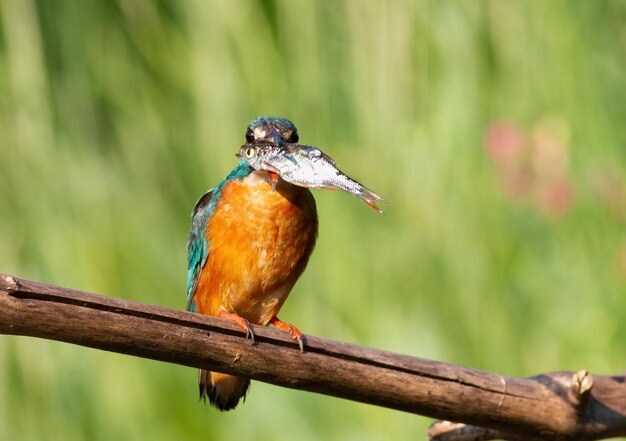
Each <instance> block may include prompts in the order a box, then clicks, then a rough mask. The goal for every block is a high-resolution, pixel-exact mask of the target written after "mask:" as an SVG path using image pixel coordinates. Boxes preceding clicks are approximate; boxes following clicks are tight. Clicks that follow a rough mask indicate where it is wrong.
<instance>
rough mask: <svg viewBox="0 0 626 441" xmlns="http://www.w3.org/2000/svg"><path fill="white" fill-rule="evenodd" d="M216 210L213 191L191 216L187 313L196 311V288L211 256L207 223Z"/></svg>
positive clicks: (203, 197)
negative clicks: (207, 237)
mask: <svg viewBox="0 0 626 441" xmlns="http://www.w3.org/2000/svg"><path fill="white" fill-rule="evenodd" d="M214 210H215V202H214V201H213V189H211V190H209V191H207V192H206V193H205V194H203V195H202V197H201V198H200V199H198V202H196V205H195V207H193V212H192V214H191V230H190V231H189V240H188V242H187V259H188V265H187V308H186V309H187V311H191V312H195V311H196V302H195V296H196V287H197V285H198V278H199V277H200V272H201V271H202V268H203V267H204V264H205V263H206V260H207V257H208V255H209V247H210V244H209V243H208V241H207V239H206V228H207V222H208V220H209V218H210V217H211V214H213V211H214Z"/></svg>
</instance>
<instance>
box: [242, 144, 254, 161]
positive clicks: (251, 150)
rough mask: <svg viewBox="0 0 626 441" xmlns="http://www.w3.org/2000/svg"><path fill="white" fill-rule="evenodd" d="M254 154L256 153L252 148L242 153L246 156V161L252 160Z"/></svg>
mask: <svg viewBox="0 0 626 441" xmlns="http://www.w3.org/2000/svg"><path fill="white" fill-rule="evenodd" d="M255 153H256V150H254V149H253V148H252V147H248V148H247V149H246V151H245V152H244V154H245V155H246V158H248V159H252V158H254V154H255Z"/></svg>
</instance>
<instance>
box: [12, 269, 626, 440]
mask: <svg viewBox="0 0 626 441" xmlns="http://www.w3.org/2000/svg"><path fill="white" fill-rule="evenodd" d="M254 330H255V334H256V342H255V344H252V343H251V342H250V340H246V339H245V338H244V335H243V333H242V332H241V330H240V329H239V328H238V327H237V326H236V325H235V324H233V323H231V322H229V321H227V320H221V319H217V318H215V317H210V316H204V315H200V314H192V313H188V312H184V311H177V310H172V309H167V308H162V307H158V306H150V305H145V304H141V303H137V302H131V301H128V300H123V299H119V298H113V297H106V296H100V295H95V294H88V293H85V292H81V291H76V290H72V289H67V288H60V287H56V286H51V285H46V284H42V283H37V282H32V281H28V280H24V279H18V278H16V277H13V276H9V275H4V274H0V333H2V334H12V335H26V336H32V337H40V338H46V339H51V340H58V341H64V342H68V343H74V344H78V345H82V346H88V347H92V348H97V349H103V350H107V351H113V352H119V353H123V354H128V355H134V356H139V357H144V358H150V359H154V360H160V361H166V362H170V363H177V364H181V365H185V366H190V367H195V368H203V369H210V370H215V371H220V372H226V373H230V374H235V375H239V376H245V377H250V378H252V379H255V380H260V381H264V382H267V383H271V384H275V385H278V386H284V387H290V388H293V389H301V390H306V391H311V392H317V393H322V394H326V395H331V396H335V397H340V398H346V399H349V400H354V401H360V402H363V403H369V404H374V405H378V406H384V407H388V408H392V409H397V410H402V411H406V412H412V413H416V414H420V415H426V416H429V417H433V418H439V419H444V420H450V421H455V422H458V423H464V424H467V425H468V426H464V425H459V424H453V423H448V422H439V423H435V424H434V425H433V426H432V427H431V429H430V430H429V436H430V437H431V439H433V440H434V439H437V440H468V439H475V440H477V439H495V438H494V437H498V438H504V439H511V440H518V439H525V440H543V439H551V440H595V439H603V438H607V437H614V436H619V435H626V377H624V376H623V375H620V376H595V377H593V378H592V377H591V375H589V374H588V373H587V372H586V371H584V370H583V371H580V372H577V373H572V372H553V373H547V374H541V375H538V376H535V377H531V378H515V377H508V376H503V375H497V374H492V373H488V372H483V371H479V370H475V369H469V368H464V367H459V366H454V365H451V364H448V363H440V362H436V361H429V360H424V359H419V358H414V357H409V356H406V355H399V354H393V353H390V352H384V351H379V350H374V349H369V348H365V347H360V346H356V345H351V344H347V343H340V342H335V341H330V340H324V339H321V338H316V337H311V336H309V337H307V338H306V346H305V351H304V353H301V352H300V350H299V348H298V345H297V344H296V343H295V342H294V341H293V340H292V339H291V338H290V336H288V335H287V334H286V333H284V332H281V331H277V330H275V329H270V328H266V327H260V326H256V327H255V329H254Z"/></svg>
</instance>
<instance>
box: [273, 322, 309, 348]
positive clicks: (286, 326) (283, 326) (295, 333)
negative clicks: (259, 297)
mask: <svg viewBox="0 0 626 441" xmlns="http://www.w3.org/2000/svg"><path fill="white" fill-rule="evenodd" d="M270 323H271V324H273V325H274V327H275V328H276V329H280V330H282V331H285V332H288V333H289V334H290V335H291V337H292V338H293V339H294V340H296V341H297V342H298V346H299V347H300V352H304V338H303V337H304V336H303V334H302V331H300V330H299V329H298V328H296V327H295V326H294V325H292V324H290V323H285V322H283V321H282V320H280V319H279V318H278V317H273V318H272V319H271V320H270Z"/></svg>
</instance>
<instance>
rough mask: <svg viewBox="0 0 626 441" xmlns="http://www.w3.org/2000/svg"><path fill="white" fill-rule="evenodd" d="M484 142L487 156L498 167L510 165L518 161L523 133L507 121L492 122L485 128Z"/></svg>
mask: <svg viewBox="0 0 626 441" xmlns="http://www.w3.org/2000/svg"><path fill="white" fill-rule="evenodd" d="M485 144H486V150H487V154H488V155H489V158H490V159H491V160H492V161H493V162H494V163H495V164H496V165H498V166H499V167H503V168H506V167H510V166H511V165H513V164H515V163H516V162H518V161H519V159H520V157H521V154H522V148H523V135H522V131H521V130H520V129H519V127H518V126H517V125H516V124H515V123H513V122H509V121H500V122H496V123H493V124H492V125H491V126H490V127H489V128H488V129H487V135H486V137H485Z"/></svg>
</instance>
